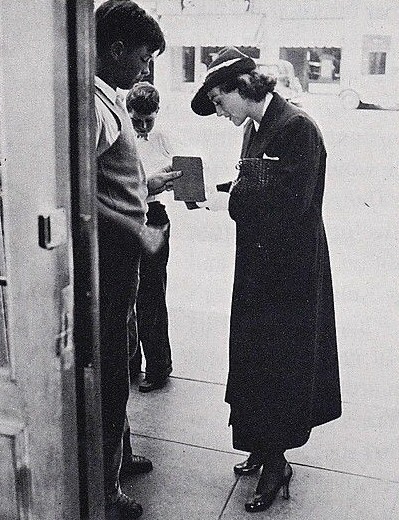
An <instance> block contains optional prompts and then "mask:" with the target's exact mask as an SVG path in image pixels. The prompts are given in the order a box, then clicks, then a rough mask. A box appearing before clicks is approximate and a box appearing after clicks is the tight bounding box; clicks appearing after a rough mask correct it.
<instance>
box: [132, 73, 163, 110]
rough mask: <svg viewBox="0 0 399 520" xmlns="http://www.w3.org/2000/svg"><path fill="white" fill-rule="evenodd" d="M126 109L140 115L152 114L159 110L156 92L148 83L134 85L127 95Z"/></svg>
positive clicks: (141, 82)
mask: <svg viewBox="0 0 399 520" xmlns="http://www.w3.org/2000/svg"><path fill="white" fill-rule="evenodd" d="M126 108H127V109H128V111H130V110H135V111H136V112H137V113H138V114H141V115H149V114H152V113H153V112H155V111H157V110H158V108H159V93H158V90H157V89H156V88H155V87H154V85H151V83H149V82H148V81H140V82H139V83H136V84H135V85H134V86H133V88H132V89H131V90H129V92H128V93H127V96H126Z"/></svg>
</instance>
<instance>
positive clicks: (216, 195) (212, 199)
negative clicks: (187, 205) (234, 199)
mask: <svg viewBox="0 0 399 520" xmlns="http://www.w3.org/2000/svg"><path fill="white" fill-rule="evenodd" d="M205 193H206V200H205V201H203V202H197V203H196V204H197V206H198V207H200V208H205V209H208V210H210V211H223V210H227V209H228V205H229V193H226V192H223V191H217V190H216V186H207V187H206V189H205Z"/></svg>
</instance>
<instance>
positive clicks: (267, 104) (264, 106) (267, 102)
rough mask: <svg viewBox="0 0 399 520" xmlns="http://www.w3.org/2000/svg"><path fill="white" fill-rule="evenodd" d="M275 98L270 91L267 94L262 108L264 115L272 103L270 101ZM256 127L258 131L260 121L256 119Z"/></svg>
mask: <svg viewBox="0 0 399 520" xmlns="http://www.w3.org/2000/svg"><path fill="white" fill-rule="evenodd" d="M272 99H273V95H272V94H271V93H270V92H268V93H267V94H266V97H265V103H264V105H263V110H262V117H263V116H264V115H265V112H266V110H267V107H268V106H269V105H270V101H271V100H272ZM254 127H255V130H256V131H258V130H259V123H258V122H257V121H254Z"/></svg>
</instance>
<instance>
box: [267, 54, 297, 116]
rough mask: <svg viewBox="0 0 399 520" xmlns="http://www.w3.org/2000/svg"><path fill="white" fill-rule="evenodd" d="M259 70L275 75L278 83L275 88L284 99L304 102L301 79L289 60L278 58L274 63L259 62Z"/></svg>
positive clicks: (295, 102) (292, 101)
mask: <svg viewBox="0 0 399 520" xmlns="http://www.w3.org/2000/svg"><path fill="white" fill-rule="evenodd" d="M258 70H259V72H261V73H262V74H266V75H268V76H274V77H275V78H276V79H277V84H276V86H275V88H274V90H275V91H276V92H278V93H279V94H280V95H281V96H282V97H283V98H284V99H286V100H287V101H290V102H291V103H294V105H298V106H300V105H301V104H302V94H303V89H302V85H301V83H300V81H299V79H298V78H297V77H296V76H295V72H294V67H293V65H292V63H291V62H289V61H287V60H277V61H276V62H274V63H261V62H260V63H258Z"/></svg>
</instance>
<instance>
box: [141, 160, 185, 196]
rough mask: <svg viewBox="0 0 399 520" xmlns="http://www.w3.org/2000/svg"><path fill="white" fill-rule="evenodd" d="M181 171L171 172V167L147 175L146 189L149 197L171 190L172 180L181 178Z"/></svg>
mask: <svg viewBox="0 0 399 520" xmlns="http://www.w3.org/2000/svg"><path fill="white" fill-rule="evenodd" d="M181 175H182V172H181V171H172V166H167V167H166V168H162V170H160V171H158V172H155V173H152V174H150V175H148V178H147V188H148V194H149V195H157V194H158V193H162V192H163V191H165V190H166V191H170V190H172V189H173V180H174V179H177V178H178V177H181Z"/></svg>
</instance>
